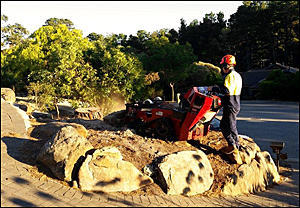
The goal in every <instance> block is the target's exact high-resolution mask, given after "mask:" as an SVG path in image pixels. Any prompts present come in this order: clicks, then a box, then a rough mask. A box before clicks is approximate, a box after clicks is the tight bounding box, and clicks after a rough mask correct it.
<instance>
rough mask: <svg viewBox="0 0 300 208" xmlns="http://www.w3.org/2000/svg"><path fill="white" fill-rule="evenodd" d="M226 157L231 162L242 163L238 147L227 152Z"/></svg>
mask: <svg viewBox="0 0 300 208" xmlns="http://www.w3.org/2000/svg"><path fill="white" fill-rule="evenodd" d="M227 156H228V158H229V159H230V160H231V161H232V162H233V163H236V164H239V165H241V164H243V161H242V158H241V156H240V153H239V150H238V149H234V150H233V151H232V153H231V154H227Z"/></svg>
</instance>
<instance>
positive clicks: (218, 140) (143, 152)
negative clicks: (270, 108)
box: [21, 119, 286, 197]
mask: <svg viewBox="0 0 300 208" xmlns="http://www.w3.org/2000/svg"><path fill="white" fill-rule="evenodd" d="M103 123H104V121H103ZM43 124H45V123H41V122H37V121H36V120H35V119H31V125H32V127H31V128H30V129H29V130H28V135H29V138H30V140H29V142H27V143H25V144H24V145H23V147H22V148H21V151H22V154H23V157H24V161H26V162H27V163H28V164H31V165H32V169H30V170H29V171H30V172H31V174H32V176H33V177H37V178H40V179H43V180H47V179H48V178H49V177H50V178H51V179H52V180H57V179H55V177H53V175H52V174H51V171H49V170H47V169H45V168H44V167H41V166H40V165H38V164H36V163H35V158H36V156H37V154H38V153H39V151H40V149H41V148H42V146H43V144H44V143H45V142H46V141H47V140H48V139H50V138H43V136H40V137H39V138H34V137H31V136H30V132H31V131H32V130H33V129H34V128H36V127H37V126H38V125H43ZM87 139H88V140H89V141H90V142H91V144H92V145H93V146H94V148H97V149H100V148H103V147H106V146H115V147H117V148H118V149H119V151H120V152H121V153H122V155H123V160H125V161H129V162H131V163H132V164H133V165H134V166H135V167H136V168H137V169H139V170H140V171H141V172H142V170H143V167H144V166H146V165H148V164H151V163H152V162H155V158H157V157H159V156H163V155H167V154H171V153H175V152H179V151H184V150H197V149H200V150H202V151H203V152H205V153H206V155H207V157H208V159H209V161H210V163H211V166H212V169H213V171H214V176H215V177H214V181H213V184H212V187H211V189H210V190H209V191H207V192H205V193H203V194H201V195H202V196H207V197H219V196H220V190H221V188H222V186H223V185H224V184H225V182H226V180H229V176H230V174H233V173H234V172H235V171H236V170H237V168H238V165H237V164H232V163H231V162H230V161H229V160H228V158H226V156H225V155H223V154H221V152H220V151H219V150H220V149H221V148H222V147H224V146H226V145H227V142H226V141H225V139H224V137H223V135H222V133H221V132H219V131H210V132H209V134H208V135H207V136H205V137H203V138H201V139H200V140H189V141H173V142H171V141H163V140H160V139H157V138H147V137H142V136H139V135H137V134H135V131H134V130H132V129H126V128H122V129H121V128H120V129H116V128H115V127H112V126H110V125H108V124H104V125H103V129H96V130H95V129H88V135H87ZM282 171H283V172H286V170H283V169H282ZM154 181H156V180H155V178H154ZM59 182H60V183H63V184H64V185H66V186H72V184H68V183H65V182H62V181H59ZM121 194H124V195H166V193H164V191H163V190H162V189H161V188H160V186H159V185H158V184H157V183H153V184H151V185H148V186H145V187H142V188H140V189H138V190H135V191H132V192H129V193H121Z"/></svg>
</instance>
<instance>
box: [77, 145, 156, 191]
mask: <svg viewBox="0 0 300 208" xmlns="http://www.w3.org/2000/svg"><path fill="white" fill-rule="evenodd" d="M122 158H123V157H122V155H121V153H120V152H119V150H118V149H117V148H116V147H104V148H103V149H97V150H95V152H94V153H93V154H92V155H87V157H86V159H85V161H84V162H83V164H82V165H81V168H80V170H79V173H78V180H79V187H80V189H81V190H83V191H102V192H116V191H123V192H130V191H134V190H136V189H139V188H141V187H143V186H145V185H148V184H151V183H153V180H152V178H150V177H148V176H145V175H143V174H142V173H141V172H140V171H139V170H138V169H137V168H136V167H135V166H134V165H133V164H132V163H130V162H127V161H123V160H122Z"/></svg>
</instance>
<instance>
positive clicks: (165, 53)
mask: <svg viewBox="0 0 300 208" xmlns="http://www.w3.org/2000/svg"><path fill="white" fill-rule="evenodd" d="M145 44H146V48H147V50H146V51H145V55H143V56H141V60H142V62H143V66H144V69H145V70H146V71H147V72H159V77H161V81H162V82H165V83H168V84H169V86H170V87H171V99H172V101H174V94H175V91H174V85H175V84H176V83H177V82H178V81H180V80H182V79H184V78H185V76H186V73H185V71H186V69H187V68H188V67H189V66H190V64H191V63H193V62H194V61H195V60H196V59H197V57H196V56H195V55H194V54H193V50H192V48H191V45H190V44H187V45H179V44H178V43H175V44H172V43H170V42H169V39H168V38H167V37H166V36H164V35H162V36H161V37H156V36H153V37H152V38H151V39H149V40H147V41H146V43H145Z"/></svg>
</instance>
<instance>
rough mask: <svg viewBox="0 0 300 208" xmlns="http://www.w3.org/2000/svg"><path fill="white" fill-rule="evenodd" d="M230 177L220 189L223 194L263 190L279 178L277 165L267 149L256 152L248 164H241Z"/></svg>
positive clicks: (231, 194) (239, 193) (235, 194)
mask: <svg viewBox="0 0 300 208" xmlns="http://www.w3.org/2000/svg"><path fill="white" fill-rule="evenodd" d="M230 177H231V179H230V180H229V181H228V182H227V183H226V184H225V185H224V188H223V190H222V193H223V194H225V195H230V196H237V195H241V194H249V193H255V192H260V191H265V190H266V188H267V187H268V186H270V185H272V184H273V183H278V182H279V180H280V176H279V173H278V171H277V167H276V166H275V163H274V161H273V159H272V157H271V155H270V154H269V153H268V152H267V151H263V152H257V153H256V156H255V158H254V159H253V160H251V162H250V163H249V164H243V165H241V166H240V167H239V168H238V169H237V170H236V172H235V174H233V175H231V176H230Z"/></svg>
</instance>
